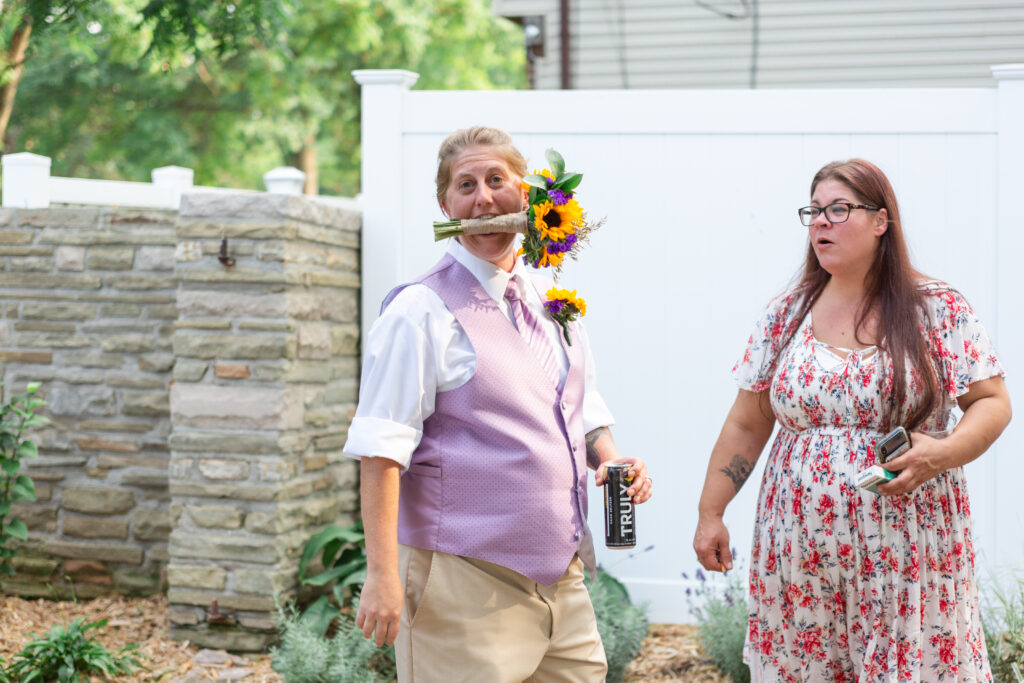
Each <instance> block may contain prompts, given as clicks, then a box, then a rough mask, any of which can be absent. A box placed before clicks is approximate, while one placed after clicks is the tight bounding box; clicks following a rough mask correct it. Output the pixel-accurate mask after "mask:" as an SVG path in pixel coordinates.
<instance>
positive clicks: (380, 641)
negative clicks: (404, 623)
mask: <svg viewBox="0 0 1024 683" xmlns="http://www.w3.org/2000/svg"><path fill="white" fill-rule="evenodd" d="M403 602H404V597H403V595H402V582H401V580H400V579H399V578H398V571H397V569H394V570H390V571H388V570H385V571H379V572H369V573H367V575H366V583H364V584H363V590H362V592H361V593H360V594H359V611H358V612H357V613H356V626H357V627H358V628H361V629H362V630H363V635H364V636H366V637H367V638H373V642H375V643H377V646H378V647H379V646H381V645H385V644H386V645H393V644H394V643H395V639H396V638H397V637H398V624H399V619H400V618H401V616H402V603H403Z"/></svg>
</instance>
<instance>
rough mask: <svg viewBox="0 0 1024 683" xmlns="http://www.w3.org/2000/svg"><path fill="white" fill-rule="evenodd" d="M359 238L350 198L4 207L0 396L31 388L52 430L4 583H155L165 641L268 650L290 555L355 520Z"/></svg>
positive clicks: (68, 588)
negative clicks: (168, 637) (331, 527)
mask: <svg viewBox="0 0 1024 683" xmlns="http://www.w3.org/2000/svg"><path fill="white" fill-rule="evenodd" d="M359 226H360V217H359V214H358V212H357V211H355V210H353V209H352V208H348V207H342V206H336V205H329V204H326V203H322V202H320V201H317V200H312V199H308V198H305V197H296V196H288V195H271V194H262V193H254V194H212V193H211V194H205V193H204V194H199V193H197V194H192V195H186V196H185V197H183V199H182V206H181V211H180V213H179V212H174V211H133V210H127V209H118V208H109V207H104V208H84V207H61V208H49V209H35V210H25V209H18V210H6V209H5V210H0V297H2V300H0V313H2V318H0V362H2V367H0V373H2V378H3V380H4V382H5V387H4V393H5V396H10V394H11V393H12V391H15V390H19V389H21V388H23V387H24V385H25V384H26V383H27V382H29V381H41V382H42V383H43V388H42V389H41V394H42V396H43V398H44V399H45V400H46V401H47V402H48V403H49V405H48V406H47V408H46V410H45V411H44V414H46V415H47V416H49V417H50V418H51V419H52V420H53V425H52V426H50V427H48V428H46V429H45V430H41V431H40V432H38V433H37V435H36V436H37V439H36V440H37V441H38V442H39V444H40V455H41V457H40V458H39V459H37V460H33V461H28V462H27V466H28V470H27V471H28V473H29V474H30V475H31V476H32V478H33V479H34V480H35V482H36V487H37V492H38V494H39V501H38V502H36V503H32V504H25V505H21V506H19V507H18V509H17V514H18V515H19V516H21V517H23V518H24V519H25V520H26V522H28V524H29V528H30V532H31V534H30V543H29V544H28V545H26V546H24V547H23V548H22V549H21V552H20V555H19V557H18V559H17V560H16V562H15V568H16V570H17V571H18V575H17V576H16V577H14V578H13V579H11V580H6V579H5V580H4V581H3V583H2V584H0V588H2V590H3V591H4V592H12V593H20V594H26V595H47V596H49V595H53V593H54V592H55V591H56V592H57V593H58V594H61V593H64V594H67V593H71V592H74V593H75V594H77V595H78V596H80V597H88V596H91V595H96V594H100V593H104V592H108V591H110V590H116V591H119V592H129V593H131V592H137V593H152V592H155V591H158V590H161V589H162V588H165V587H168V588H169V592H168V595H169V600H170V603H171V612H170V614H171V622H172V623H171V629H172V633H174V634H175V635H176V636H178V637H183V638H189V639H190V640H192V641H194V642H197V643H201V644H205V645H212V646H222V647H230V648H233V649H258V648H261V647H263V646H264V645H265V644H266V643H267V642H268V641H269V637H270V633H271V631H272V628H273V623H272V615H273V610H274V596H275V595H278V596H281V597H283V598H287V597H288V596H290V595H291V594H293V593H294V591H295V589H296V577H295V568H296V564H297V561H298V556H299V554H300V553H301V548H302V545H303V544H304V543H305V541H306V540H308V538H309V536H310V535H312V534H313V533H314V532H315V531H317V530H319V529H320V528H322V527H323V526H324V525H325V524H327V523H332V522H341V523H345V522H348V521H351V520H352V519H353V518H354V514H355V510H356V508H357V500H356V476H357V471H358V470H357V467H356V465H355V463H352V462H349V461H347V460H346V459H345V458H344V457H343V456H342V455H341V447H342V445H343V443H344V440H345V436H346V431H347V427H348V423H349V420H350V419H351V415H352V413H353V411H354V407H355V401H356V394H357V386H358V373H359V368H358V347H359V343H358V340H359V320H358V300H359V251H358V249H359ZM225 238H226V249H227V252H228V256H229V258H231V259H233V260H234V263H233V264H232V265H225V264H222V263H221V261H220V259H218V256H219V252H220V249H221V244H222V240H223V239H225ZM213 601H216V603H214V602H213ZM214 604H216V607H213V605H214ZM211 617H212V618H211Z"/></svg>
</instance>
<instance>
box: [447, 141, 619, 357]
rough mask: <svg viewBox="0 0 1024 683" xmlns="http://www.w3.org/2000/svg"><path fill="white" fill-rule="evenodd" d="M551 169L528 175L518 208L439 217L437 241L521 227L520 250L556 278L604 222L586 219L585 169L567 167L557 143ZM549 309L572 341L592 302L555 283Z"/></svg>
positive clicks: (549, 152) (526, 259)
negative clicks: (579, 191) (523, 204)
mask: <svg viewBox="0 0 1024 683" xmlns="http://www.w3.org/2000/svg"><path fill="white" fill-rule="evenodd" d="M545 157H546V158H547V161H548V165H549V166H551V169H550V170H549V169H546V168H545V169H544V170H542V171H534V172H533V173H532V174H530V175H528V176H526V177H525V178H523V189H525V190H527V191H528V193H527V202H528V207H527V209H526V210H525V211H520V212H519V213H509V214H505V215H503V216H494V217H493V218H469V219H463V220H455V221H437V222H435V223H434V241H435V242H437V241H439V240H443V239H445V238H448V237H455V236H457V235H481V234H487V233H492V232H518V233H522V234H523V243H522V247H521V248H520V249H519V253H518V254H516V255H517V256H522V257H523V263H525V264H526V265H528V266H533V267H534V268H553V269H554V271H555V272H554V278H555V280H556V281H557V280H558V275H559V274H560V273H561V270H562V262H563V261H564V260H565V257H566V256H570V257H572V258H573V260H575V259H576V258H578V255H579V250H580V249H581V248H582V247H583V245H584V244H586V242H587V241H588V239H589V236H590V233H591V232H593V231H594V230H597V228H599V227H601V224H602V223H603V222H604V221H603V220H602V221H597V222H596V223H591V222H588V221H587V218H586V215H585V214H584V212H583V207H581V206H580V204H579V202H578V201H577V200H576V199H575V197H574V196H573V195H574V194H575V191H576V188H577V187H578V186H579V184H580V181H581V180H583V175H582V174H580V173H567V172H566V171H565V160H564V159H563V158H562V155H561V154H559V153H558V152H556V151H555V150H553V149H548V150H547V152H545ZM544 307H545V309H547V312H548V315H550V316H551V318H552V319H553V320H554V321H555V322H557V323H558V324H559V325H560V326H561V327H562V334H563V335H564V336H565V341H566V343H567V344H569V345H570V346H571V345H572V339H570V338H569V323H571V322H572V321H574V320H576V319H577V318H579V317H580V316H582V315H586V314H587V302H586V301H584V300H583V299H581V298H579V297H577V296H576V290H572V291H571V292H570V291H569V290H567V289H558V288H556V287H552V288H551V289H550V290H548V292H547V301H545V302H544Z"/></svg>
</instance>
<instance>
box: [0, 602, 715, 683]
mask: <svg viewBox="0 0 1024 683" xmlns="http://www.w3.org/2000/svg"><path fill="white" fill-rule="evenodd" d="M80 617H84V618H85V620H86V622H92V621H96V620H98V619H107V625H106V627H105V628H104V629H102V630H101V631H99V632H98V633H97V632H96V631H91V632H90V633H93V634H96V639H97V640H98V641H100V642H101V643H103V645H104V646H106V647H107V649H109V650H111V651H117V650H119V649H120V648H122V647H124V646H126V645H128V644H129V643H137V644H138V645H139V650H138V652H139V653H141V654H142V655H144V656H145V660H144V661H145V664H146V669H145V670H143V671H140V672H139V673H137V674H135V675H133V676H125V677H121V678H118V679H116V680H117V681H147V682H150V681H162V682H163V683H178V682H180V683H184V682H186V681H189V682H191V681H206V680H213V681H216V680H241V681H243V683H263V682H266V681H281V677H280V676H279V675H278V674H277V673H275V672H274V671H273V670H272V669H271V668H270V657H269V655H244V656H243V657H242V658H241V659H238V658H231V659H227V658H225V660H224V661H223V662H221V663H217V662H216V661H215V660H216V657H213V658H211V657H209V656H203V655H199V652H200V648H198V647H195V646H193V645H190V644H189V643H188V642H176V641H172V640H171V639H170V638H169V637H168V636H167V600H166V598H164V597H163V596H156V597H152V598H142V599H139V598H123V597H109V598H96V599H94V600H88V601H83V602H78V603H75V602H54V601H51V600H23V599H21V598H17V597H5V596H0V657H3V658H4V659H5V660H6V661H7V662H8V663H10V661H11V658H12V657H13V656H14V655H15V654H16V653H17V652H20V651H21V649H22V648H23V647H24V646H25V644H26V643H28V641H29V640H31V639H32V637H33V636H32V635H31V634H32V633H35V634H37V635H42V634H44V633H46V632H47V631H49V630H50V628H51V627H52V626H55V625H57V624H69V623H71V621H73V620H74V619H77V618H80ZM206 654H209V653H206ZM211 662H213V663H211ZM240 669H244V670H247V673H244V672H243V675H244V677H243V678H238V675H239V671H240ZM625 680H626V682H627V683H641V682H642V683H663V682H666V681H687V682H693V683H728V679H727V678H726V677H725V676H723V675H722V674H721V673H719V672H718V670H717V669H715V668H714V667H713V666H711V665H710V664H708V663H707V662H706V661H705V659H704V656H703V654H702V653H701V651H700V647H699V645H698V644H697V640H696V628H695V627H693V626H680V625H668V624H654V625H652V626H651V630H650V634H649V635H648V637H647V639H646V640H645V641H644V649H643V652H642V653H641V655H640V657H639V658H637V660H636V661H635V662H633V663H632V665H630V668H629V669H628V670H627V672H626V678H625Z"/></svg>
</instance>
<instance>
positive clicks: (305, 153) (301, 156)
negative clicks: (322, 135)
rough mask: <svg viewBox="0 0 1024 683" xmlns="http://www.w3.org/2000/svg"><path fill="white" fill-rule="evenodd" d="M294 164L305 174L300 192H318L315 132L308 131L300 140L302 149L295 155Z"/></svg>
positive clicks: (314, 193)
mask: <svg viewBox="0 0 1024 683" xmlns="http://www.w3.org/2000/svg"><path fill="white" fill-rule="evenodd" d="M295 164H296V165H297V166H298V167H299V170H300V171H302V172H303V173H305V174H306V184H305V186H304V187H303V188H302V193H303V194H309V195H316V194H319V188H320V179H319V177H318V176H317V170H316V169H317V161H316V133H310V134H309V135H307V136H306V138H305V139H304V140H303V141H302V149H300V150H299V152H298V154H296V155H295Z"/></svg>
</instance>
